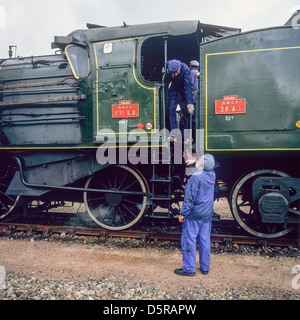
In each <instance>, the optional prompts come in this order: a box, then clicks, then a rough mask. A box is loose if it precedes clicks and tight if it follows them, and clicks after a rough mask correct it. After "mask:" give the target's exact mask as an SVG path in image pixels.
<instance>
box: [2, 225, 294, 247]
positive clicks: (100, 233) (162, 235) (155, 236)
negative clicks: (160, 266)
mask: <svg viewBox="0 0 300 320" xmlns="http://www.w3.org/2000/svg"><path fill="white" fill-rule="evenodd" d="M0 231H2V232H6V233H10V234H13V233H14V232H21V231H23V232H26V233H27V234H28V235H29V236H30V235H31V234H33V233H42V234H44V236H45V237H48V236H50V235H51V234H54V233H63V232H64V233H66V234H70V235H72V236H73V235H80V236H94V237H99V238H100V239H102V240H103V241H105V240H106V239H107V238H109V237H114V238H131V239H139V240H142V241H144V242H148V241H151V240H164V241H180V239H181V233H178V232H175V233H172V232H152V231H143V230H122V231H113V230H106V229H102V228H84V227H72V226H54V225H35V224H23V223H0ZM211 242H213V243H219V244H225V245H226V246H227V247H229V246H232V245H233V244H238V245H252V246H263V247H267V246H270V247H274V246H275V247H288V246H296V247H297V246H298V247H299V239H288V238H274V239H265V238H258V237H253V236H240V235H219V234H212V235H211Z"/></svg>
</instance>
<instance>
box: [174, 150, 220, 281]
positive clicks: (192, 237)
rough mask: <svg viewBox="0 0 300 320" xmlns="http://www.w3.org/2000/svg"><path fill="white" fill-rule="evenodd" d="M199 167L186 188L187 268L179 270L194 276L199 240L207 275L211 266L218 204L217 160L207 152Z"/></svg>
mask: <svg viewBox="0 0 300 320" xmlns="http://www.w3.org/2000/svg"><path fill="white" fill-rule="evenodd" d="M196 167H197V168H198V170H197V171H196V172H195V173H194V174H193V175H192V176H191V178H190V179H189V181H188V183H187V185H186V187H185V197H184V202H183V205H182V207H181V209H180V215H179V221H180V222H181V223H183V226H182V235H181V249H182V255H183V256H182V262H183V268H181V269H176V270H175V274H177V275H180V276H194V275H195V263H196V242H197V240H198V248H199V263H200V269H201V272H202V273H203V274H208V271H209V267H210V230H211V222H212V216H213V213H214V211H213V206H214V189H215V181H216V174H215V172H214V171H213V169H214V167H215V160H214V157H213V156H212V155H211V154H208V153H206V154H204V155H203V156H202V157H201V158H200V159H199V161H198V162H197V163H196Z"/></svg>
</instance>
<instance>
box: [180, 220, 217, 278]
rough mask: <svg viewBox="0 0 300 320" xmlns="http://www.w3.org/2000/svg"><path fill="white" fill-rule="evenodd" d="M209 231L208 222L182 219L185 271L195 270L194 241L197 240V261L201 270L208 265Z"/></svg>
mask: <svg viewBox="0 0 300 320" xmlns="http://www.w3.org/2000/svg"><path fill="white" fill-rule="evenodd" d="M210 231H211V220H210V221H208V222H203V221H201V220H200V221H195V220H188V219H184V222H183V226H182V235H181V249H182V263H183V270H184V271H185V272H195V264H196V243H197V240H198V249H199V263H200V268H201V270H203V271H208V270H209V266H210Z"/></svg>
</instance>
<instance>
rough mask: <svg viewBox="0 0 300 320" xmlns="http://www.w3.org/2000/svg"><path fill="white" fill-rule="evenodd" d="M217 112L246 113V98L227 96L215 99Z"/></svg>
mask: <svg viewBox="0 0 300 320" xmlns="http://www.w3.org/2000/svg"><path fill="white" fill-rule="evenodd" d="M215 113H216V114H236V113H246V100H245V99H237V96H225V97H223V100H216V101H215Z"/></svg>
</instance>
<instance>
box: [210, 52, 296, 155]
mask: <svg viewBox="0 0 300 320" xmlns="http://www.w3.org/2000/svg"><path fill="white" fill-rule="evenodd" d="M292 49H300V46H297V47H283V48H268V49H256V50H243V51H228V52H215V53H207V54H206V55H205V150H206V151H261V150H268V151H272V150H273V151H274V150H282V151H288V150H300V148H253V149H251V148H250V149H209V148H208V147H207V145H208V142H207V140H208V136H207V126H208V120H207V110H208V96H207V92H208V89H207V73H208V61H207V58H208V56H218V55H225V54H235V53H252V52H268V51H275V50H292Z"/></svg>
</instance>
